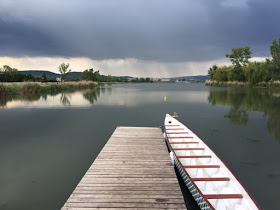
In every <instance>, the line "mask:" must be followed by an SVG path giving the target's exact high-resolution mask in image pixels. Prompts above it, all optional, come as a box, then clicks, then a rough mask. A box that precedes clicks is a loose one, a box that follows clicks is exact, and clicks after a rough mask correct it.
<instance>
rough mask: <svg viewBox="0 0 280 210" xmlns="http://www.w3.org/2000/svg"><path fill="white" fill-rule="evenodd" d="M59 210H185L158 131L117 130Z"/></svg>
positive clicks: (142, 128)
mask: <svg viewBox="0 0 280 210" xmlns="http://www.w3.org/2000/svg"><path fill="white" fill-rule="evenodd" d="M62 209H63V210H65V209H142V210H143V209H186V206H185V202H184V199H183V196H182V193H181V190H180V186H179V184H178V181H177V177H176V174H175V171H174V168H173V166H172V164H171V161H170V157H169V153H168V151H167V147H166V144H165V141H164V138H163V135H162V132H161V129H160V128H144V127H141V128H139V127H118V128H117V129H116V130H115V132H114V133H113V135H112V136H111V138H110V139H109V141H108V142H107V144H106V145H105V146H104V148H103V149H102V151H101V152H100V153H99V155H98V156H97V158H96V160H95V161H94V162H93V164H92V165H91V166H90V168H89V169H88V171H87V172H86V174H85V175H84V177H83V178H82V180H81V181H80V183H79V184H78V186H77V187H76V189H75V190H74V192H73V193H72V194H71V195H70V197H69V198H68V200H67V202H66V203H65V204H64V206H63V207H62Z"/></svg>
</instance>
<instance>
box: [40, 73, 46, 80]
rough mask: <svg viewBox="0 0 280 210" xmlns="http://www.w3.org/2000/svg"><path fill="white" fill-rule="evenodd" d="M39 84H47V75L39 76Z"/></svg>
mask: <svg viewBox="0 0 280 210" xmlns="http://www.w3.org/2000/svg"><path fill="white" fill-rule="evenodd" d="M41 82H47V74H46V72H44V73H43V74H42V76H41Z"/></svg>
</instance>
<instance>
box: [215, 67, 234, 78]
mask: <svg viewBox="0 0 280 210" xmlns="http://www.w3.org/2000/svg"><path fill="white" fill-rule="evenodd" d="M232 68H233V67H232V66H222V67H218V68H217V70H216V71H215V74H214V75H213V79H214V80H216V81H218V82H226V81H228V74H229V72H230V71H232Z"/></svg>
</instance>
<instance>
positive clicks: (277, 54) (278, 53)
mask: <svg viewBox="0 0 280 210" xmlns="http://www.w3.org/2000/svg"><path fill="white" fill-rule="evenodd" d="M270 52H271V56H272V62H273V64H274V65H275V72H274V73H275V75H274V76H276V77H278V78H279V77H280V39H279V40H278V43H277V40H274V41H273V43H272V45H271V46H270Z"/></svg>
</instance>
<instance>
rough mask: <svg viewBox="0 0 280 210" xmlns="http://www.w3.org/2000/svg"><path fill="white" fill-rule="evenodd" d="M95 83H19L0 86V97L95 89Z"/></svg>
mask: <svg viewBox="0 0 280 210" xmlns="http://www.w3.org/2000/svg"><path fill="white" fill-rule="evenodd" d="M97 85H98V83H97V82H87V81H81V82H63V83H38V82H31V83H28V82H20V83H3V84H0V96H1V95H13V94H44V93H57V92H71V91H75V90H84V89H89V88H93V87H96V86H97Z"/></svg>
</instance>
